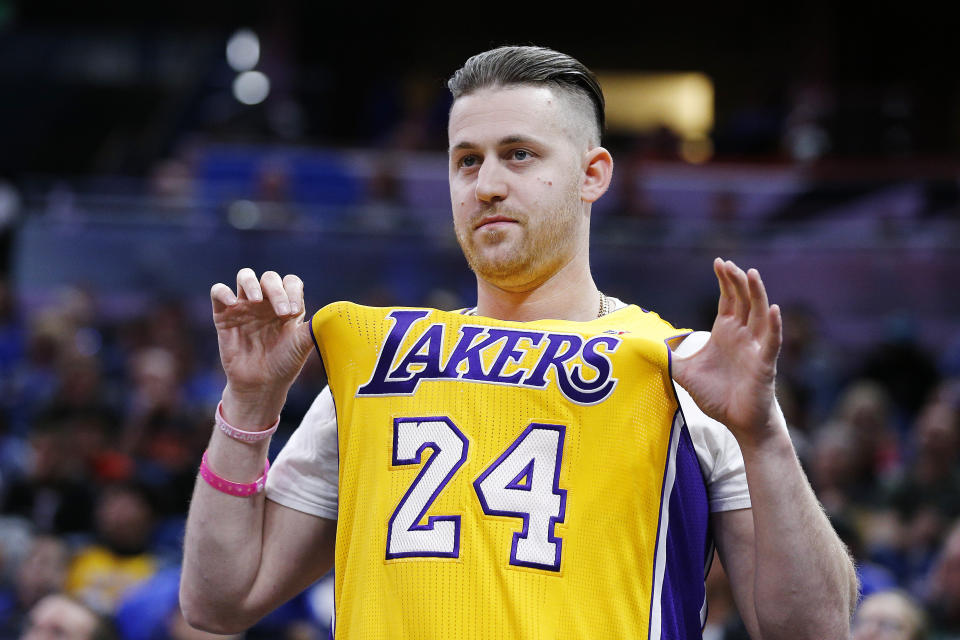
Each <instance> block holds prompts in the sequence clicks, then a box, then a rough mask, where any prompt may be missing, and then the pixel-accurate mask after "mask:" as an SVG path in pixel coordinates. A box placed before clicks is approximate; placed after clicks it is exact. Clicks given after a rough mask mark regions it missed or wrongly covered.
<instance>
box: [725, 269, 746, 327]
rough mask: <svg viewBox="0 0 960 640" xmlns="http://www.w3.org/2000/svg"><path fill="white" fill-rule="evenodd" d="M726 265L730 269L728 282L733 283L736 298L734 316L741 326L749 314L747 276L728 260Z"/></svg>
mask: <svg viewBox="0 0 960 640" xmlns="http://www.w3.org/2000/svg"><path fill="white" fill-rule="evenodd" d="M727 265H728V266H729V268H730V271H729V273H730V281H731V282H732V283H733V290H734V295H735V296H736V311H735V315H736V317H737V320H739V321H740V323H741V324H746V323H747V318H748V316H749V313H750V292H749V288H748V286H747V274H745V273H744V272H743V269H741V268H740V267H738V266H737V265H735V264H734V263H733V262H731V261H729V260H728V261H727Z"/></svg>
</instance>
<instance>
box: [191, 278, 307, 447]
mask: <svg viewBox="0 0 960 640" xmlns="http://www.w3.org/2000/svg"><path fill="white" fill-rule="evenodd" d="M210 299H211V301H212V303H213V323H214V325H215V326H216V328H217V340H218V342H219V345H220V362H221V363H222V364H223V371H224V373H226V375H227V387H226V389H224V392H223V415H224V418H225V419H226V420H227V422H229V423H231V424H233V425H234V426H236V427H238V428H241V429H247V430H256V429H261V428H263V429H266V428H267V427H269V426H270V425H271V424H272V423H273V422H274V421H275V420H276V419H277V416H278V415H279V414H280V410H281V409H282V408H283V403H284V401H285V400H286V397H287V391H288V390H289V389H290V386H291V385H292V384H293V381H294V380H295V379H296V377H297V375H299V373H300V370H301V369H302V368H303V365H304V363H305V362H306V360H307V356H309V355H310V351H311V349H312V347H313V336H312V332H311V328H310V323H309V322H304V321H303V319H304V304H303V282H302V281H301V280H300V278H298V277H297V276H294V275H287V276H285V277H284V278H283V280H281V279H280V276H279V275H278V274H277V273H276V272H275V271H267V272H265V273H264V274H263V276H261V278H260V279H259V280H258V279H257V274H256V273H254V271H253V270H252V269H248V268H247V269H241V270H240V271H239V272H238V273H237V292H236V294H234V292H233V290H232V289H231V288H230V287H229V286H227V285H225V284H223V283H220V282H218V283H217V284H215V285H213V287H211V288H210Z"/></svg>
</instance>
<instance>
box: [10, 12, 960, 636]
mask: <svg viewBox="0 0 960 640" xmlns="http://www.w3.org/2000/svg"><path fill="white" fill-rule="evenodd" d="M835 4H837V3H828V2H813V3H807V4H805V5H803V6H792V7H789V8H784V7H777V8H776V10H775V11H774V10H772V9H770V8H761V7H753V6H750V5H747V4H742V5H737V4H733V5H731V4H730V3H725V4H724V5H723V6H714V7H711V8H703V7H684V8H682V10H681V9H679V8H678V9H671V8H666V7H658V8H649V7H642V8H635V9H617V10H616V11H613V10H612V9H609V8H608V9H602V8H600V7H590V8H588V9H585V10H584V11H587V12H591V11H593V12H596V13H597V14H598V15H595V16H594V15H581V14H579V13H577V12H575V11H574V10H572V9H571V10H566V11H563V12H560V13H550V12H552V11H554V9H552V8H550V7H545V6H542V5H539V4H538V5H533V6H530V7H517V6H512V7H510V8H509V10H503V9H502V8H500V7H496V6H484V7H474V8H471V12H472V13H470V14H467V13H465V12H461V11H459V10H454V9H453V8H451V7H445V8H443V9H440V10H436V11H426V10H420V9H412V8H410V7H399V8H392V9H384V10H374V9H373V8H371V7H364V8H358V9H353V8H346V7H343V6H333V7H331V6H326V5H325V4H321V3H309V4H308V3H301V2H293V1H291V0H280V1H275V2H272V3H269V5H267V3H252V2H232V3H226V2H204V3H196V2H193V3H191V2H186V1H184V0H169V1H168V2H165V3H163V4H162V6H160V5H157V6H152V5H151V6H133V4H132V3H131V4H129V5H123V6H111V5H109V4H104V3H100V4H99V5H98V6H89V5H78V4H76V3H71V4H67V3H56V2H45V1H42V0H40V1H31V2H27V1H25V0H23V1H19V2H18V1H14V0H0V97H2V99H0V392H2V393H0V507H2V514H0V640H2V638H16V637H19V633H20V629H21V626H22V621H23V617H24V616H25V614H26V612H27V611H29V610H30V609H31V608H32V607H33V606H34V605H35V604H36V603H37V602H38V600H40V599H41V598H42V597H43V596H44V595H45V594H48V593H51V592H67V593H70V594H73V595H75V596H76V597H78V598H80V599H81V600H82V601H84V602H85V603H87V605H89V606H90V607H92V608H93V609H94V610H97V611H100V612H102V613H104V614H106V615H107V616H108V617H110V618H112V619H113V620H114V621H115V624H116V626H117V627H118V629H119V632H120V634H121V635H120V637H122V638H143V639H159V638H195V637H206V636H204V635H202V634H196V633H195V632H192V631H190V630H188V629H186V628H185V626H184V625H183V623H182V620H180V619H179V614H178V611H177V608H176V587H177V581H178V571H177V566H178V563H179V553H180V542H181V538H182V527H183V519H184V515H185V511H186V506H187V500H188V497H189V494H190V490H191V487H192V483H193V479H194V477H195V473H196V469H197V465H198V463H199V457H200V453H201V452H202V450H203V448H204V446H205V443H206V441H207V439H208V437H209V434H210V429H211V420H210V415H211V413H212V411H213V408H214V407H215V406H216V403H217V401H218V399H219V394H220V391H221V389H222V385H223V376H222V372H221V370H220V366H219V360H218V355H217V348H216V338H215V335H214V332H213V328H212V323H211V322H210V315H209V314H210V311H209V294H208V292H209V288H210V285H211V284H212V283H214V282H217V281H223V282H227V283H230V282H232V281H233V278H234V276H235V274H236V272H237V270H238V269H239V268H241V267H244V266H251V267H253V268H254V269H256V270H257V271H263V270H265V269H275V270H277V271H279V272H280V273H281V274H283V273H297V274H298V275H300V276H301V277H302V278H303V280H304V281H305V283H306V296H307V305H308V307H309V309H310V310H315V309H317V308H319V307H320V306H322V305H323V304H326V303H327V302H331V301H333V300H337V299H350V300H354V301H357V302H361V303H366V304H377V305H380V304H383V305H389V304H403V305H430V306H436V307H440V308H456V307H460V306H468V305H472V304H473V295H474V286H475V285H474V280H473V277H472V275H471V274H470V272H469V270H468V269H467V268H466V264H465V262H464V260H463V258H462V256H461V254H460V251H459V249H458V247H457V246H456V242H455V239H454V237H453V234H452V230H451V225H450V223H449V196H448V191H447V184H446V181H447V160H446V153H445V149H446V115H447V110H448V109H449V106H450V98H449V96H448V94H447V91H446V88H445V81H446V79H447V77H448V76H449V75H450V74H451V73H452V72H453V71H454V70H455V69H456V68H458V67H459V66H460V65H461V64H462V63H463V61H464V60H465V59H466V58H467V57H469V56H470V55H472V54H474V53H477V52H479V51H482V50H484V49H487V48H490V47H492V46H497V45H501V44H541V45H546V46H550V47H553V48H556V49H559V50H561V51H564V52H566V53H570V54H571V55H573V56H575V57H577V58H578V59H580V60H581V61H582V62H584V63H585V64H586V65H587V66H589V67H590V68H592V69H593V70H594V71H595V72H596V73H597V74H598V76H599V77H600V80H601V83H602V84H603V86H604V89H605V92H606V94H607V100H608V121H609V128H608V131H607V132H606V135H605V140H604V144H605V146H607V147H608V148H609V149H610V150H611V151H612V152H613V155H614V159H615V164H616V169H615V177H614V183H613V185H612V188H611V190H610V192H609V193H608V194H607V195H606V196H605V197H604V198H603V199H602V200H601V202H599V203H598V204H597V205H596V206H595V208H594V222H593V225H594V231H593V262H594V267H595V278H596V280H597V283H598V285H599V286H600V288H601V289H602V290H603V291H605V292H606V293H608V294H612V295H616V296H618V297H620V298H622V299H624V300H627V301H630V302H634V303H636V304H639V305H641V306H643V307H644V308H648V309H653V310H656V311H657V312H658V313H660V315H662V316H663V317H665V318H666V319H668V320H670V321H671V322H673V323H674V324H675V325H677V326H684V327H693V328H700V329H706V328H709V325H710V323H711V321H712V317H713V313H714V310H715V305H716V297H717V291H716V283H715V280H714V278H713V274H712V271H711V267H710V264H711V260H712V258H713V257H714V256H716V255H721V256H724V257H729V258H732V259H734V260H736V261H737V262H738V263H739V264H742V265H748V266H755V267H757V268H759V269H760V271H761V273H762V274H763V276H764V280H765V282H766V284H767V288H768V290H769V291H770V293H771V297H772V298H773V300H774V301H775V302H778V303H780V304H781V306H782V307H783V308H784V316H785V345H784V349H783V353H782V355H781V361H780V380H779V393H780V401H781V404H782V406H783V408H784V410H785V413H786V415H787V417H788V421H789V423H790V427H791V430H792V433H793V436H794V441H795V444H796V446H797V450H798V453H799V454H800V456H801V459H802V462H803V463H804V465H805V467H806V469H807V472H808V474H809V476H810V478H811V481H812V483H813V485H814V487H815V489H816V491H817V493H818V495H819V497H820V499H821V501H822V502H823V503H824V506H825V508H826V509H827V511H828V513H829V514H830V516H831V517H832V518H833V519H834V523H835V526H836V527H837V530H838V531H839V532H840V533H841V535H842V536H843V537H844V539H845V540H846V541H847V543H848V544H849V545H850V547H851V550H852V551H853V553H854V554H855V556H856V558H857V561H858V565H859V569H860V572H861V577H862V579H863V585H864V592H865V595H869V594H871V593H874V592H883V591H887V590H890V589H899V590H900V592H898V593H899V594H900V595H901V596H902V597H903V598H905V599H906V600H907V601H908V602H913V603H914V604H916V605H918V607H919V609H918V610H920V611H922V612H923V613H924V615H926V616H927V618H928V620H929V622H930V625H929V626H930V628H931V629H932V630H933V632H934V637H944V638H947V637H960V528H958V524H957V523H958V522H960V521H958V520H957V519H958V517H960V466H958V465H960V462H958V458H960V420H958V411H960V322H958V320H960V295H958V293H957V291H958V285H957V282H958V280H960V156H958V150H960V75H958V74H957V72H956V63H955V61H956V60H957V53H956V51H957V48H956V44H955V43H956V40H957V36H958V33H960V30H958V28H960V22H958V21H957V20H955V19H950V18H948V17H946V16H944V15H940V14H938V13H936V12H934V11H931V10H926V9H925V8H924V7H923V6H922V5H918V4H913V5H911V6H906V7H905V6H901V5H878V4H872V5H870V6H869V7H854V6H852V5H845V6H842V7H838V6H834V5H835ZM323 384H324V373H323V370H322V367H321V366H320V363H319V362H318V359H316V358H314V359H313V360H311V362H310V363H309V364H308V365H307V368H306V370H305V371H304V374H303V375H302V377H301V379H300V380H299V382H298V384H297V386H296V387H295V388H294V390H293V391H292V392H291V394H290V402H289V404H288V407H287V409H286V411H285V413H284V415H283V419H282V423H281V430H280V432H279V435H278V436H277V437H276V438H275V439H274V445H273V454H275V453H276V451H277V450H278V449H279V447H280V446H281V445H282V443H283V442H284V441H285V439H286V437H288V436H289V434H290V432H291V430H292V429H293V428H294V427H295V426H296V424H297V423H298V422H299V419H300V417H301V416H302V414H303V412H304V411H305V410H306V408H307V407H308V406H309V404H310V402H311V401H312V399H313V396H314V395H315V394H316V393H317V392H318V391H319V390H320V389H321V388H322V385H323ZM329 593H330V587H329V584H327V583H326V582H324V583H320V584H318V585H317V586H315V587H314V588H312V589H310V590H309V591H308V592H306V593H305V594H303V595H302V596H300V597H299V598H297V599H296V600H295V601H293V602H292V603H291V604H290V605H288V606H286V607H285V608H283V609H281V610H280V611H279V612H278V613H277V614H276V615H274V616H272V617H271V618H268V619H267V620H265V621H264V622H263V623H261V624H260V625H258V627H257V628H256V629H254V630H251V631H250V632H248V634H247V636H246V637H247V638H251V639H254V638H298V639H301V638H302V639H307V638H319V637H323V635H322V633H323V631H324V629H325V625H326V622H327V618H328V616H329V606H330V605H329V598H330V595H329ZM710 593H711V596H710V597H711V613H710V619H709V621H708V626H707V630H706V632H705V637H706V638H708V639H709V640H715V639H720V638H725V639H726V640H731V639H733V638H742V637H744V636H743V631H742V628H741V627H740V625H739V623H738V621H737V618H736V614H735V612H734V611H733V610H732V608H731V605H730V600H729V593H728V591H727V588H726V586H725V582H724V580H723V575H722V568H721V567H719V564H717V565H716V567H715V569H714V571H713V572H712V574H711V578H710ZM864 624H866V623H864ZM904 637H906V636H904Z"/></svg>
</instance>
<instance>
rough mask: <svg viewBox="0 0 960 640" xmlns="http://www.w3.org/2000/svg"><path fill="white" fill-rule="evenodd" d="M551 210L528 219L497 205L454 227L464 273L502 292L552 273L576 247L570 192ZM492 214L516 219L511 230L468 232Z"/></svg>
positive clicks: (575, 207)
mask: <svg viewBox="0 0 960 640" xmlns="http://www.w3.org/2000/svg"><path fill="white" fill-rule="evenodd" d="M553 205H554V206H553V207H551V208H547V209H540V210H538V211H537V212H536V213H534V214H532V215H531V214H528V213H524V212H521V211H515V210H513V209H511V208H510V207H509V206H506V205H501V204H500V203H497V204H495V205H492V206H490V207H487V208H484V209H483V210H481V211H480V212H479V213H477V214H476V215H475V216H473V217H472V218H471V219H470V220H469V223H468V224H467V225H461V226H458V227H457V228H456V235H457V242H459V243H460V248H461V250H462V251H463V255H464V257H465V258H466V259H467V264H468V265H470V269H471V270H473V272H474V273H475V274H476V275H477V277H479V278H481V279H483V280H485V281H487V282H490V283H491V284H494V285H497V286H507V287H509V286H521V285H527V284H530V283H540V282H543V281H545V280H546V279H548V278H549V277H550V276H551V275H553V274H554V273H556V272H557V271H558V270H559V269H560V267H562V266H563V265H564V264H566V263H567V262H568V261H569V260H570V258H571V256H572V255H573V253H574V252H575V251H576V250H577V248H578V243H577V237H578V227H579V225H580V224H581V216H582V209H581V205H582V203H581V200H580V196H579V192H578V191H576V190H575V189H572V188H571V189H568V191H567V194H566V195H565V196H564V197H563V198H561V199H560V200H558V201H557V202H555V203H553ZM495 215H502V216H505V217H508V218H511V219H513V220H516V226H517V228H512V227H513V225H510V227H507V228H498V227H494V228H489V229H488V228H482V229H480V230H479V231H478V230H475V229H474V227H475V226H476V224H477V223H478V222H479V221H480V220H481V219H482V218H484V217H489V216H495Z"/></svg>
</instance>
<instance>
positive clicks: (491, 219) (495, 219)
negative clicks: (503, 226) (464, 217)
mask: <svg viewBox="0 0 960 640" xmlns="http://www.w3.org/2000/svg"><path fill="white" fill-rule="evenodd" d="M497 222H516V220H515V219H514V218H508V217H507V216H500V215H497V216H487V217H485V218H481V219H480V221H479V222H477V224H476V225H475V226H474V227H473V228H474V229H479V228H481V227H485V226H486V225H488V224H494V223H497Z"/></svg>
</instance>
